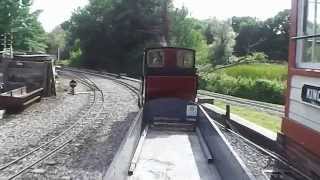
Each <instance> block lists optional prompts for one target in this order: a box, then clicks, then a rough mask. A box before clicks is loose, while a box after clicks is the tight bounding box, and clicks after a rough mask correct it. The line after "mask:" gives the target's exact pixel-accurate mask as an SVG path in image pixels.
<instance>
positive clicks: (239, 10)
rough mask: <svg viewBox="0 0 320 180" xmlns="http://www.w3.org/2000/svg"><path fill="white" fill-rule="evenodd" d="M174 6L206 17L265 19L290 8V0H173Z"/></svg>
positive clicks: (193, 14)
mask: <svg viewBox="0 0 320 180" xmlns="http://www.w3.org/2000/svg"><path fill="white" fill-rule="evenodd" d="M174 5H175V6H176V7H182V5H184V6H186V7H187V8H188V9H189V10H190V12H191V15H192V16H193V17H197V18H200V19H206V18H209V17H217V18H219V19H227V18H230V17H232V16H253V17H257V18H259V19H267V18H269V17H272V16H274V15H276V14H277V13H278V12H279V11H281V10H283V9H290V8H291V0H174Z"/></svg>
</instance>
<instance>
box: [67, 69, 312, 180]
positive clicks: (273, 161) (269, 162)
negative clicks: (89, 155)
mask: <svg viewBox="0 0 320 180" xmlns="http://www.w3.org/2000/svg"><path fill="white" fill-rule="evenodd" d="M64 70H66V71H71V72H74V73H85V74H88V75H92V76H98V77H102V78H107V79H110V80H113V81H115V82H117V83H119V84H122V85H124V86H125V87H127V88H128V89H130V90H131V91H132V92H133V93H135V94H136V95H138V97H139V98H140V94H139V88H137V87H139V85H140V83H141V81H140V80H137V79H132V78H127V77H125V76H121V77H119V76H118V75H116V74H110V73H103V72H97V71H92V70H90V71H87V70H77V69H64ZM128 81H130V82H131V83H128ZM132 83H135V84H136V86H134V85H132ZM202 92H203V91H201V90H200V93H199V94H203V95H208V94H207V93H202ZM209 93H210V92H209ZM210 94H215V95H214V97H215V98H217V99H222V100H225V101H226V100H228V101H234V99H231V98H232V97H231V98H230V97H228V96H225V95H222V96H221V95H220V94H216V93H210ZM210 94H209V95H210ZM211 97H213V95H212V96H211ZM239 99H241V98H239ZM239 99H237V100H235V102H237V103H238V104H243V101H241V100H242V99H241V100H239ZM244 100H245V99H244ZM245 101H246V100H245ZM247 101H248V102H247ZM247 101H246V102H245V103H246V104H245V105H248V106H258V108H264V109H268V110H270V111H275V112H276V113H283V110H281V109H282V108H283V107H282V106H278V105H273V104H269V103H263V102H255V101H250V100H247ZM217 124H218V125H219V127H220V128H221V129H222V130H223V131H224V134H225V136H227V137H228V138H227V139H228V141H229V142H230V143H231V144H233V143H234V142H235V141H239V143H240V144H241V145H240V146H242V147H241V148H248V146H250V147H251V149H255V152H256V153H259V154H261V155H263V156H264V157H267V158H266V159H264V160H258V161H261V162H255V163H259V164H260V166H261V164H264V167H263V168H262V169H264V170H263V171H262V172H261V174H263V175H264V176H265V177H267V176H269V177H271V176H272V177H273V178H275V177H277V176H281V177H284V178H286V177H290V178H292V179H294V180H298V179H299V180H300V179H303V180H309V178H308V177H306V176H305V175H304V174H303V173H302V172H300V171H298V170H297V169H295V168H294V167H292V166H291V165H290V164H288V163H287V162H286V161H285V160H284V159H283V158H282V157H279V156H278V155H277V154H274V153H272V152H270V151H268V150H266V149H264V148H263V147H260V146H258V145H256V144H255V143H254V142H251V141H250V140H248V139H246V138H245V137H244V136H242V135H240V134H238V133H236V132H234V131H232V130H230V129H229V130H226V129H225V128H224V127H223V125H221V124H219V123H218V122H217ZM232 146H233V147H234V148H235V149H236V148H237V147H235V145H234V144H233V145H232ZM262 159H263V158H262ZM252 161H255V160H252ZM262 161H263V162H262ZM250 163H253V162H250ZM279 164H280V165H281V167H280V168H279V167H278V169H274V170H272V169H273V168H276V165H279ZM277 170H278V171H277ZM272 171H274V174H272V173H270V172H272ZM277 173H278V174H277ZM260 177H261V176H260ZM280 179H281V178H280ZM282 179H283V178H282Z"/></svg>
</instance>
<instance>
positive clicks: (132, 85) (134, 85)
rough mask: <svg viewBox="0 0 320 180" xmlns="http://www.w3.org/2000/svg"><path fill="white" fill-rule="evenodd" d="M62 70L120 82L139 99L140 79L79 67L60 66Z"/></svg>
mask: <svg viewBox="0 0 320 180" xmlns="http://www.w3.org/2000/svg"><path fill="white" fill-rule="evenodd" d="M61 70H62V71H69V72H73V73H82V74H87V75H92V76H96V77H101V78H104V79H109V80H111V81H114V82H116V83H117V84H120V85H122V86H124V87H126V88H127V89H129V90H130V91H131V92H132V93H134V95H136V96H137V97H138V100H139V101H140V100H141V98H142V97H141V95H140V88H139V87H140V84H141V81H140V80H138V79H134V78H130V77H126V76H119V75H117V74H112V73H106V72H97V71H92V70H79V69H71V68H62V69H61Z"/></svg>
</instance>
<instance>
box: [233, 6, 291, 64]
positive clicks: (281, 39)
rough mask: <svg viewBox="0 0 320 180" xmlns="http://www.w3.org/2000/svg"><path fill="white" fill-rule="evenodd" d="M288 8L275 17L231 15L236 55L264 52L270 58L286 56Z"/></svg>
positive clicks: (283, 57)
mask: <svg viewBox="0 0 320 180" xmlns="http://www.w3.org/2000/svg"><path fill="white" fill-rule="evenodd" d="M289 12H290V11H289V10H284V11H281V12H279V13H278V14H277V15H276V16H275V17H273V18H269V19H267V20H266V21H259V20H258V19H256V18H252V17H233V18H232V27H233V29H234V31H235V32H236V33H237V34H238V36H237V37H236V46H235V48H234V51H235V53H236V55H238V56H245V55H248V54H250V53H252V52H264V53H265V54H267V55H268V56H269V57H270V58H271V59H274V60H285V59H287V58H288V45H289Z"/></svg>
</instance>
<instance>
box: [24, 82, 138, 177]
mask: <svg viewBox="0 0 320 180" xmlns="http://www.w3.org/2000/svg"><path fill="white" fill-rule="evenodd" d="M89 77H90V79H92V80H93V81H94V82H95V83H96V84H97V85H98V86H99V88H100V89H101V90H102V91H103V93H104V100H105V102H104V110H103V113H102V114H101V115H100V116H99V118H98V119H97V120H96V121H95V122H94V123H93V124H88V125H87V126H86V127H85V129H84V131H83V132H82V133H81V134H80V135H79V136H78V137H77V138H76V139H75V140H74V141H73V142H72V143H71V144H70V145H68V146H66V147H65V148H64V149H63V150H62V151H60V152H58V153H57V154H56V155H54V156H53V157H51V158H49V159H47V160H45V161H44V162H43V163H41V164H39V165H38V166H36V167H34V168H33V169H32V170H30V171H29V172H27V173H25V174H24V175H23V176H21V178H22V179H102V178H103V174H104V173H105V171H106V170H107V168H108V166H109V165H110V163H111V161H112V159H113V156H114V155H115V153H116V151H117V150H118V147H119V145H120V143H121V141H122V140H123V138H124V136H125V133H126V131H127V129H128V128H129V126H130V122H131V121H132V120H133V119H134V117H135V116H136V114H137V112H138V110H139V109H138V106H137V97H136V95H135V94H134V93H133V92H131V91H130V90H129V89H127V88H126V87H124V86H122V85H119V84H117V83H115V82H113V81H111V80H107V79H103V78H101V77H93V76H89ZM39 172H40V173H39Z"/></svg>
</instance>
